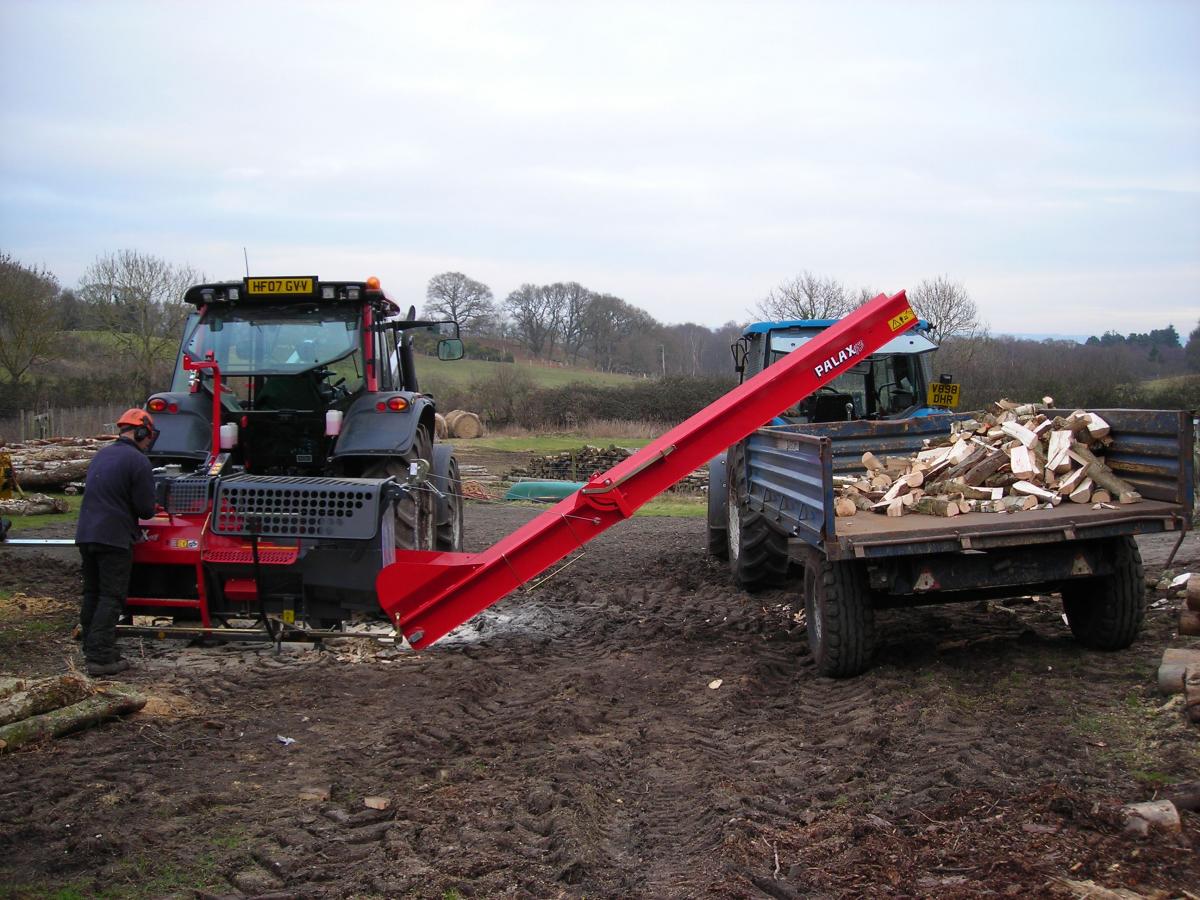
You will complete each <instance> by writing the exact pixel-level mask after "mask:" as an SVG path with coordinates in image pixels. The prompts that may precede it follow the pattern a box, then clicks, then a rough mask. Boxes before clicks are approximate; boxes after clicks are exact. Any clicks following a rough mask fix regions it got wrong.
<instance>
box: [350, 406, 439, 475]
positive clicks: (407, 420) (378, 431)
mask: <svg viewBox="0 0 1200 900" xmlns="http://www.w3.org/2000/svg"><path fill="white" fill-rule="evenodd" d="M394 397H399V398H401V399H402V400H403V401H404V402H405V403H406V404H407V407H406V408H405V409H404V410H400V411H397V410H393V409H390V408H389V407H388V401H389V400H391V399H392V398H394ZM381 405H382V407H383V408H382V409H380V408H379V407H380V406H381ZM422 422H424V423H425V427H426V428H427V429H428V430H429V437H430V439H432V438H433V404H432V403H431V402H430V401H429V398H428V397H426V396H425V395H424V394H418V393H415V392H413V391H379V392H376V393H369V394H363V395H362V396H361V397H359V398H358V399H357V400H355V401H354V403H352V404H351V405H350V408H349V409H348V410H346V415H345V418H344V419H343V421H342V431H341V434H340V435H338V440H337V444H336V445H335V446H334V448H333V457H334V458H335V459H337V458H339V457H345V456H400V455H401V454H403V453H407V452H408V450H409V448H410V447H412V442H413V437H414V436H415V435H416V433H417V426H418V425H420V424H421V423H422Z"/></svg>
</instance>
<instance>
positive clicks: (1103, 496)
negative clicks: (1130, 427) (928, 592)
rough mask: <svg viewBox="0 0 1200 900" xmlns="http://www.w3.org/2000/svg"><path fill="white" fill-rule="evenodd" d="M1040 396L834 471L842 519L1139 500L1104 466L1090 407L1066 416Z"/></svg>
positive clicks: (1104, 432)
mask: <svg viewBox="0 0 1200 900" xmlns="http://www.w3.org/2000/svg"><path fill="white" fill-rule="evenodd" d="M1044 401H1045V402H1044V403H1043V404H1034V403H1014V402H1012V401H1011V400H1000V401H999V402H997V403H993V404H990V405H989V406H988V408H987V410H986V412H985V413H984V414H983V415H982V416H981V417H979V418H978V419H965V420H963V421H960V422H955V423H954V424H953V425H952V426H951V433H950V435H949V436H948V437H946V438H943V439H937V440H934V441H930V442H927V443H928V446H927V447H926V448H925V449H923V450H920V451H919V452H918V453H917V454H916V455H915V456H912V457H896V456H889V457H884V459H882V460H880V459H878V458H877V457H876V456H875V455H874V454H873V453H870V452H868V453H864V454H863V457H862V462H863V466H864V468H865V469H866V473H865V474H864V475H860V476H847V475H835V476H834V482H835V487H836V489H837V497H836V499H835V501H834V505H835V509H836V512H837V515H839V516H853V515H855V514H856V513H858V512H872V513H878V514H881V515H888V516H903V515H908V514H909V513H922V514H925V515H931V516H957V515H959V514H960V513H968V512H994V513H1010V512H1018V511H1021V510H1028V509H1038V508H1042V509H1046V508H1050V507H1054V506H1058V505H1059V504H1060V503H1062V502H1064V501H1066V502H1070V503H1079V504H1091V505H1092V508H1093V509H1115V508H1116V507H1115V504H1125V503H1137V502H1138V501H1139V500H1141V499H1142V498H1141V495H1140V494H1139V493H1138V492H1137V491H1136V490H1134V488H1133V486H1132V485H1130V484H1129V483H1128V482H1126V481H1123V480H1122V479H1121V478H1119V477H1118V476H1117V475H1116V474H1114V472H1113V471H1112V469H1110V468H1109V467H1108V466H1107V465H1105V463H1104V457H1103V453H1104V450H1105V448H1106V447H1108V446H1109V445H1110V444H1111V443H1112V438H1110V437H1109V425H1108V423H1107V422H1105V421H1104V419H1102V418H1101V417H1100V416H1098V415H1097V414H1096V413H1091V412H1085V411H1084V410H1076V411H1075V412H1073V413H1071V414H1070V415H1067V416H1063V415H1062V414H1061V413H1060V411H1058V410H1055V409H1053V408H1052V406H1051V401H1050V398H1049V397H1047V398H1044Z"/></svg>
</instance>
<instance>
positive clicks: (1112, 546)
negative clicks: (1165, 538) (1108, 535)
mask: <svg viewBox="0 0 1200 900" xmlns="http://www.w3.org/2000/svg"><path fill="white" fill-rule="evenodd" d="M1105 550H1106V552H1107V553H1108V554H1110V555H1111V558H1112V560H1113V563H1114V567H1115V571H1114V572H1113V573H1112V574H1111V575H1109V576H1107V577H1106V578H1096V579H1088V580H1086V581H1075V582H1069V583H1067V584H1064V585H1063V587H1062V599H1063V611H1064V612H1065V613H1066V614H1067V624H1068V625H1070V626H1071V633H1072V634H1074V635H1075V640H1077V641H1079V643H1081V644H1083V646H1085V647H1089V648H1091V649H1092V650H1124V649H1125V648H1126V647H1128V646H1129V645H1130V644H1132V643H1133V642H1134V639H1135V638H1137V636H1138V632H1139V631H1140V630H1141V627H1142V619H1143V618H1144V617H1145V615H1146V586H1145V584H1144V582H1143V580H1142V579H1143V577H1144V576H1143V571H1142V554H1141V552H1140V551H1139V550H1138V545H1137V542H1136V541H1135V540H1134V539H1133V538H1132V537H1121V538H1116V539H1115V540H1112V541H1109V542H1107V546H1106V548H1105Z"/></svg>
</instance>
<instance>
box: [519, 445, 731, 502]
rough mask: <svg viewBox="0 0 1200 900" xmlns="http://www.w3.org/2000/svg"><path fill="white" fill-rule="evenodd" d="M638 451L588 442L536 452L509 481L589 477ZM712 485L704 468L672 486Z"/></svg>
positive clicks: (691, 489) (695, 489)
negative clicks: (537, 453) (558, 451)
mask: <svg viewBox="0 0 1200 900" xmlns="http://www.w3.org/2000/svg"><path fill="white" fill-rule="evenodd" d="M633 453H634V451H632V450H627V449H625V448H624V447H618V446H617V445H616V444H611V445H609V446H608V447H593V446H591V445H584V446H583V447H580V448H579V449H578V450H564V451H563V452H561V453H550V454H547V455H545V456H535V457H533V459H531V460H530V461H529V464H528V465H526V466H521V467H520V468H516V469H513V470H511V471H510V472H509V473H508V479H509V481H528V480H535V481H537V480H543V479H549V480H552V481H587V480H588V479H589V478H591V477H592V475H593V474H594V473H596V472H604V471H607V470H608V469H611V468H612V467H613V466H615V465H616V464H617V463H619V462H621V461H622V460H624V459H628V458H629V457H630V456H632V455H633ZM707 488H708V469H707V467H705V468H700V469H696V470H695V471H694V472H692V473H690V474H688V475H686V476H684V477H683V478H682V479H681V480H680V481H679V483H678V484H676V485H675V486H674V487H672V488H671V490H672V491H675V492H677V493H700V492H702V491H704V490H707Z"/></svg>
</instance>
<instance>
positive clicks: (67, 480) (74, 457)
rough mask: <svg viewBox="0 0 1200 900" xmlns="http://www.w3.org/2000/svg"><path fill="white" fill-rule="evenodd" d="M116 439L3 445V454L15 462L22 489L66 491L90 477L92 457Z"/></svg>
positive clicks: (15, 470) (66, 440)
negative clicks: (89, 467)
mask: <svg viewBox="0 0 1200 900" xmlns="http://www.w3.org/2000/svg"><path fill="white" fill-rule="evenodd" d="M112 439H113V436H112V435H102V436H99V437H94V438H46V439H42V440H32V441H24V442H20V443H10V444H0V450H2V451H3V452H4V453H5V454H7V455H8V456H9V457H10V458H11V459H12V468H13V474H14V475H15V477H16V482H17V486H18V487H20V488H22V489H24V490H31V489H36V490H62V489H63V488H64V487H66V486H67V485H69V484H71V483H72V482H75V481H82V480H83V479H84V478H86V477H87V470H88V466H89V465H90V464H91V461H92V457H93V456H95V455H96V453H97V452H98V451H99V450H100V448H101V447H104V446H105V445H106V444H107V443H108V442H109V441H111V440H112Z"/></svg>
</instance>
